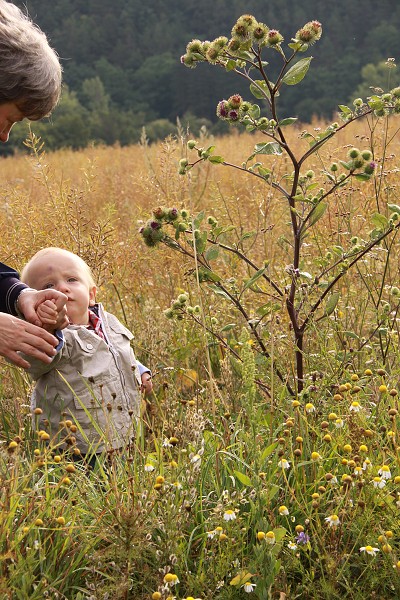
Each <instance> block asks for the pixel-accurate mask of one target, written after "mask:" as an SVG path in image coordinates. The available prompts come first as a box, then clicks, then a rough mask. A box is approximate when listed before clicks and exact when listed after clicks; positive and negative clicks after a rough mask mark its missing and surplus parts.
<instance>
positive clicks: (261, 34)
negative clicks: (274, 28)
mask: <svg viewBox="0 0 400 600" xmlns="http://www.w3.org/2000/svg"><path fill="white" fill-rule="evenodd" d="M268 33H269V30H268V27H267V25H264V23H258V24H257V25H256V26H255V27H254V29H253V30H252V32H251V37H252V39H253V41H254V42H255V43H256V44H259V45H260V46H264V45H265V44H266V43H267V36H268Z"/></svg>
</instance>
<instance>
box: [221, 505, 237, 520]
mask: <svg viewBox="0 0 400 600" xmlns="http://www.w3.org/2000/svg"><path fill="white" fill-rule="evenodd" d="M235 519H236V513H235V511H234V510H232V509H230V508H228V510H226V511H225V512H224V521H234V520H235Z"/></svg>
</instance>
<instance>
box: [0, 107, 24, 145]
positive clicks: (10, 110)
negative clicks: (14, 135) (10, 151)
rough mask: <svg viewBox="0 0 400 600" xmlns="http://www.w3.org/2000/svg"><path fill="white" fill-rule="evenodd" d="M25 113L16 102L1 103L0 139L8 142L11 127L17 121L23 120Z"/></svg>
mask: <svg viewBox="0 0 400 600" xmlns="http://www.w3.org/2000/svg"><path fill="white" fill-rule="evenodd" d="M23 118H24V115H23V114H22V112H21V111H20V110H19V108H18V107H17V105H16V104H14V102H6V103H5V104H0V141H1V142H7V141H8V136H9V134H10V131H11V128H12V126H13V125H14V123H16V122H17V121H22V119H23Z"/></svg>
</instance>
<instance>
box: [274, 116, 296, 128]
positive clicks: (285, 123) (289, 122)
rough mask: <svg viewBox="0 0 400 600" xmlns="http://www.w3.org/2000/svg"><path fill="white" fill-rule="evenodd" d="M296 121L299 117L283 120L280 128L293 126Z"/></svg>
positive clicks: (280, 122) (279, 124)
mask: <svg viewBox="0 0 400 600" xmlns="http://www.w3.org/2000/svg"><path fill="white" fill-rule="evenodd" d="M296 121H297V117H287V118H286V119H282V121H279V123H278V127H285V126H286V125H292V123H295V122H296Z"/></svg>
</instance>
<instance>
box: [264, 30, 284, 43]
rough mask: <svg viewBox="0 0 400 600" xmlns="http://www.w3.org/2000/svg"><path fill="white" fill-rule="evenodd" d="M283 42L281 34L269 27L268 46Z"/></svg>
mask: <svg viewBox="0 0 400 600" xmlns="http://www.w3.org/2000/svg"><path fill="white" fill-rule="evenodd" d="M282 42H283V35H281V34H280V33H279V31H278V30H277V29H270V30H269V31H268V35H267V44H268V46H271V47H273V46H278V44H281V43H282Z"/></svg>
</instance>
